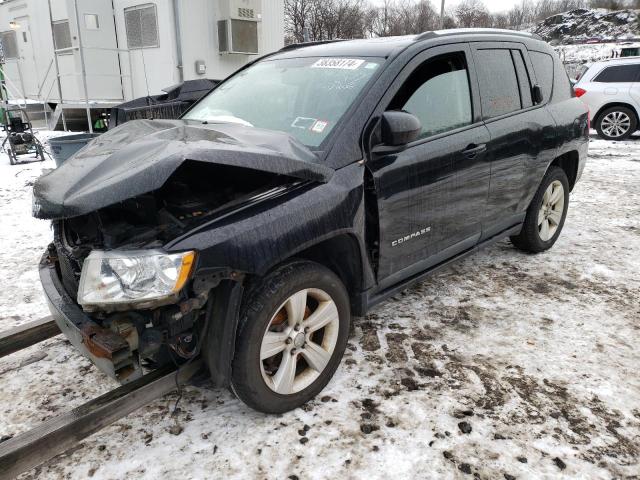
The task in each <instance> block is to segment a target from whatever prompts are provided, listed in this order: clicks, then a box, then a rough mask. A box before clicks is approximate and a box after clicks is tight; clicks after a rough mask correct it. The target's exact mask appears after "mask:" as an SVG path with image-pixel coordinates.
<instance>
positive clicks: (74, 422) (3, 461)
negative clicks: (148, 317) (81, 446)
mask: <svg viewBox="0 0 640 480" xmlns="http://www.w3.org/2000/svg"><path fill="white" fill-rule="evenodd" d="M59 333H60V330H59V329H58V327H57V325H56V324H55V323H54V322H53V320H52V319H51V317H45V318H42V319H40V320H37V321H35V322H30V323H27V324H25V325H23V326H20V327H16V328H14V329H11V330H9V331H7V332H3V333H0V357H2V356H5V355H8V354H10V353H14V352H17V351H19V350H22V349H24V348H27V347H29V346H32V345H35V344H36V343H38V342H41V341H42V340H45V339H47V338H50V337H52V336H55V335H57V334H59ZM202 365H203V362H202V360H201V359H196V360H194V361H193V362H191V363H189V362H187V363H186V364H185V365H183V366H182V367H180V368H179V369H178V370H177V371H176V369H175V368H174V367H173V366H171V367H165V368H161V369H158V370H154V371H152V372H150V373H147V374H146V375H144V376H142V377H141V378H139V379H137V380H134V381H132V382H131V383H128V384H126V385H122V386H120V387H118V388H116V389H114V390H111V391H110V392H107V393H105V394H104V395H101V396H99V397H97V398H94V399H93V400H90V401H89V402H87V403H84V404H82V405H80V406H79V407H76V408H74V409H71V410H69V411H68V412H65V413H62V414H60V415H58V416H56V417H53V418H50V419H49V420H46V421H44V422H42V423H41V424H40V425H38V426H37V427H35V428H33V429H31V430H28V431H26V432H24V433H21V434H19V435H17V436H15V437H13V438H10V439H9V440H6V441H4V442H2V443H0V480H9V479H13V478H15V477H17V476H18V475H20V474H21V473H24V472H26V471H28V470H30V469H32V468H34V467H37V466H38V465H41V464H42V463H44V462H46V461H47V460H50V459H51V458H53V457H55V456H56V455H59V454H61V453H63V452H65V451H66V450H68V449H69V448H71V447H73V446H74V445H76V444H77V443H78V442H79V441H80V440H82V439H83V438H86V437H88V436H89V435H92V434H94V433H95V432H97V431H99V430H101V429H102V428H104V427H106V426H108V425H111V424H112V423H113V422H115V421H117V420H120V419H121V418H123V417H126V416H127V415H129V414H130V413H131V412H133V411H135V410H137V409H138V408H140V407H143V406H145V405H147V404H148V403H150V402H152V401H154V400H156V399H157V398H160V397H162V396H163V395H166V394H167V393H171V392H172V391H174V390H176V389H178V388H179V387H178V385H181V384H184V383H186V382H187V381H189V379H190V378H191V377H193V376H194V375H195V374H196V373H197V372H198V371H199V370H200V368H201V367H202Z"/></svg>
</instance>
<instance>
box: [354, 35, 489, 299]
mask: <svg viewBox="0 0 640 480" xmlns="http://www.w3.org/2000/svg"><path fill="white" fill-rule="evenodd" d="M470 53H471V52H470V50H469V47H468V46H467V44H456V45H450V46H445V47H434V48H431V49H428V50H426V51H425V52H423V53H422V54H420V55H418V56H417V57H416V58H414V59H413V60H412V61H411V62H410V63H409V65H408V66H407V67H406V68H405V69H404V70H403V72H402V73H401V74H400V75H399V77H398V79H397V80H396V82H395V84H394V85H393V86H392V88H391V89H390V91H389V93H388V94H387V95H386V96H385V97H384V98H383V107H382V108H383V109H387V110H405V111H408V112H410V113H412V114H414V115H415V116H416V117H418V118H419V119H420V121H421V123H422V133H421V135H420V138H419V139H418V140H417V141H415V142H413V143H411V144H409V145H408V146H407V148H406V149H405V150H403V151H401V152H398V153H394V154H386V155H382V154H376V153H375V150H376V149H375V147H374V148H373V149H372V153H371V154H370V155H369V158H368V161H367V167H368V168H369V169H370V171H371V173H372V176H373V179H374V183H375V189H376V195H377V201H378V209H379V219H380V220H379V260H378V271H377V274H378V281H379V286H380V288H381V289H383V288H386V287H387V286H391V285H393V284H395V283H397V282H399V281H402V280H404V279H406V278H408V277H411V276H412V275H414V274H416V273H419V272H420V271H423V270H426V269H428V268H429V267H430V266H432V265H435V264H437V263H440V262H441V261H443V260H445V259H446V258H448V257H451V256H453V255H455V254H457V253H460V252H461V251H464V250H466V249H469V248H472V247H473V246H474V245H475V244H476V243H477V241H478V239H479V238H480V234H481V229H482V216H483V215H484V209H485V205H486V200H487V193H488V190H489V172H490V166H489V164H488V163H487V161H486V158H485V149H486V143H487V142H488V141H489V133H488V131H487V129H486V127H485V126H484V125H483V124H482V123H481V122H480V118H479V113H478V100H477V95H478V94H477V86H476V85H477V84H476V79H475V74H474V72H473V68H472V60H471V54H470ZM373 137H374V138H375V133H374V135H373ZM374 143H375V142H374Z"/></svg>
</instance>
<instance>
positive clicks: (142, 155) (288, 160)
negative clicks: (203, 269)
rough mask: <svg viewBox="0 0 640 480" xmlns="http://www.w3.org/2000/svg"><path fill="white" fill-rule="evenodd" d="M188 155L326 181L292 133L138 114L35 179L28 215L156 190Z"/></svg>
mask: <svg viewBox="0 0 640 480" xmlns="http://www.w3.org/2000/svg"><path fill="white" fill-rule="evenodd" d="M186 160H193V161H200V162H207V163H214V164H220V165H229V166H237V167H243V168H248V169H253V170H260V171H264V172H269V173H276V174H282V175H287V176H290V177H293V178H298V179H301V180H312V181H317V182H327V181H328V180H329V179H330V178H331V176H332V175H333V170H332V169H331V168H329V167H327V166H324V165H321V164H319V163H317V162H318V158H317V157H316V156H315V154H314V153H313V152H311V151H310V150H309V149H308V148H307V147H305V146H304V145H302V144H301V143H299V142H298V141H297V140H295V139H294V138H293V137H291V136H290V135H287V134H285V133H280V132H273V131H270V130H262V129H259V128H253V127H245V126H242V125H237V124H230V123H225V124H207V125H203V124H201V123H200V122H193V121H185V120H135V121H131V122H128V123H125V124H123V125H121V126H119V127H116V128H114V129H113V130H110V131H109V132H107V133H105V134H103V135H101V136H99V137H97V138H96V139H94V140H93V141H91V142H90V143H89V144H88V145H87V146H86V147H84V148H83V149H82V150H80V151H79V152H78V153H76V154H75V155H74V156H73V157H71V158H70V159H69V160H67V161H66V162H65V163H63V164H62V165H61V166H60V167H59V168H57V169H55V170H53V171H52V172H50V173H48V174H46V175H43V176H42V177H40V178H39V179H38V180H37V181H36V183H35V185H34V187H33V196H34V203H33V215H34V216H35V217H37V218H48V219H57V218H68V217H74V216H77V215H84V214H86V213H89V212H92V211H94V210H98V209H100V208H103V207H106V206H109V205H112V204H114V203H117V202H121V201H123V200H126V199H129V198H133V197H136V196H138V195H142V194H145V193H149V192H152V191H154V190H158V189H159V188H160V187H162V185H163V184H164V183H165V182H166V181H167V179H169V177H170V176H171V174H173V172H175V170H176V169H177V168H178V167H179V166H180V165H181V164H182V163H183V162H184V161H186Z"/></svg>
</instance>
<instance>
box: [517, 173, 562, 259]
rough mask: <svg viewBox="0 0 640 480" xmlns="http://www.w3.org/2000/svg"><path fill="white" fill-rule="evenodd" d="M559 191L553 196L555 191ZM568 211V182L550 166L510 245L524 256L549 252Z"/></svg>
mask: <svg viewBox="0 0 640 480" xmlns="http://www.w3.org/2000/svg"><path fill="white" fill-rule="evenodd" d="M560 186H561V187H562V191H561V192H559V193H556V192H557V191H558V190H557V188H558V187H560ZM568 209H569V181H568V180H567V175H566V173H565V172H564V170H563V169H562V168H560V167H556V166H552V167H550V168H549V170H548V171H547V173H546V174H545V176H544V178H543V179H542V182H541V183H540V186H539V187H538V191H537V192H536V194H535V195H534V196H533V200H531V204H530V205H529V208H528V209H527V215H526V217H525V219H524V224H523V226H522V230H521V231H520V233H519V234H518V235H515V236H513V237H511V243H513V244H514V245H515V246H516V247H517V248H519V249H520V250H523V251H525V252H530V253H539V252H544V251H545V250H549V249H550V248H551V247H552V246H553V244H554V243H556V240H557V239H558V237H559V236H560V232H561V231H562V227H564V221H565V219H566V218H567V211H568Z"/></svg>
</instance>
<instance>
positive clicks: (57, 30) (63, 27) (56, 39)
mask: <svg viewBox="0 0 640 480" xmlns="http://www.w3.org/2000/svg"><path fill="white" fill-rule="evenodd" d="M51 28H52V29H53V48H55V49H56V50H62V49H63V48H71V46H72V45H71V32H70V31H69V20H62V21H60V22H53V23H52V24H51ZM65 53H66V54H70V53H72V52H71V51H67V52H60V54H61V55H62V54H65Z"/></svg>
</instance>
